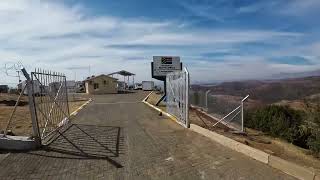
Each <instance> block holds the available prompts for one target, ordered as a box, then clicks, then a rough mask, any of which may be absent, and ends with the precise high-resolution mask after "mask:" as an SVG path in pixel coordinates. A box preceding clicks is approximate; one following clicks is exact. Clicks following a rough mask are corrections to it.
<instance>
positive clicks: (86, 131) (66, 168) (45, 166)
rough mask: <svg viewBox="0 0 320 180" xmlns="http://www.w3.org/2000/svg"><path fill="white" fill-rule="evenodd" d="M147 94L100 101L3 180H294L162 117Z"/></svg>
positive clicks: (3, 167) (17, 160) (9, 165)
mask: <svg viewBox="0 0 320 180" xmlns="http://www.w3.org/2000/svg"><path fill="white" fill-rule="evenodd" d="M147 94H148V92H137V93H131V94H116V95H99V96H94V97H93V102H92V103H91V104H90V105H88V106H87V107H86V108H85V109H83V110H82V111H81V112H79V113H78V114H77V116H76V117H75V118H74V119H73V121H72V122H73V123H72V124H70V125H69V126H67V127H66V128H64V129H63V130H61V131H60V132H59V134H58V135H57V137H56V138H55V139H54V140H53V141H52V143H51V144H50V145H48V146H47V147H44V148H43V149H41V150H37V151H30V152H20V153H11V154H10V155H9V156H6V157H5V158H3V159H2V161H1V162H0V179H19V178H20V179H68V180H69V179H139V180H140V179H181V180H185V179H190V180H194V179H253V180H257V179H273V180H274V179H294V178H292V177H290V176H287V175H285V174H284V173H282V172H280V171H278V170H275V169H273V168H270V167H268V166H266V165H264V164H262V163H259V162H257V161H255V160H253V159H250V158H248V157H246V156H244V155H242V154H240V153H237V152H234V151H232V150H229V149H227V148H225V147H223V146H221V145H219V144H216V143H214V142H212V141H211V140H209V139H208V138H206V137H203V136H201V135H199V134H197V133H194V132H192V131H190V130H187V129H184V128H183V127H181V126H179V125H178V124H176V123H174V122H173V121H171V120H169V119H168V118H166V117H164V116H159V115H158V113H157V112H156V111H154V110H153V109H150V108H149V107H148V106H146V105H145V104H143V103H142V102H141V100H142V99H143V98H144V97H145V96H146V95H147Z"/></svg>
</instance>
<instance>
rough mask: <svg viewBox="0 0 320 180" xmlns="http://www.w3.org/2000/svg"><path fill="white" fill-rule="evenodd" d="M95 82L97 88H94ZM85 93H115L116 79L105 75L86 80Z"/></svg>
mask: <svg viewBox="0 0 320 180" xmlns="http://www.w3.org/2000/svg"><path fill="white" fill-rule="evenodd" d="M95 84H98V88H96V89H95V86H97V85H95ZM85 85H86V93H87V94H112V93H117V92H118V90H117V81H116V80H114V79H112V78H109V77H107V76H102V77H97V78H94V79H92V80H89V81H86V83H85Z"/></svg>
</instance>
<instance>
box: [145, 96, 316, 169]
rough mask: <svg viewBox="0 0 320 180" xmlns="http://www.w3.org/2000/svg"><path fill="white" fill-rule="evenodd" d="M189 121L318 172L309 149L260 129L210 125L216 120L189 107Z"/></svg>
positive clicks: (153, 100)
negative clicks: (241, 130)
mask: <svg viewBox="0 0 320 180" xmlns="http://www.w3.org/2000/svg"><path fill="white" fill-rule="evenodd" d="M159 98H160V95H159V94H156V93H153V94H151V96H150V97H149V99H148V102H149V103H152V104H155V103H154V102H156V101H155V100H157V99H159ZM160 108H161V109H163V110H165V109H166V108H165V104H161V106H160ZM189 117H190V122H191V123H192V124H196V125H199V126H201V127H203V128H206V129H209V130H211V131H214V132H217V133H219V134H221V135H224V136H226V137H229V138H231V139H234V140H236V141H238V142H241V143H243V144H246V145H248V146H251V147H254V148H256V149H260V150H262V151H264V152H266V153H269V154H272V155H274V156H278V157H280V158H283V159H286V160H288V161H291V162H294V163H297V164H300V165H302V166H305V167H311V168H314V169H316V170H317V171H319V172H320V159H317V158H315V157H313V156H312V155H311V153H310V151H309V150H306V149H303V148H300V147H297V146H294V145H292V144H290V143H287V142H285V141H283V140H280V139H277V138H272V137H270V136H267V135H265V134H264V133H262V132H260V131H256V130H253V129H249V128H246V134H242V135H241V134H237V133H234V131H233V130H231V129H229V128H228V127H226V126H224V125H222V124H218V125H217V126H215V127H212V126H213V124H214V123H215V122H217V121H215V120H213V119H211V118H210V117H208V116H207V115H206V114H205V113H203V111H202V110H200V109H196V108H190V111H189Z"/></svg>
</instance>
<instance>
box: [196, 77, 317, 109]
mask: <svg viewBox="0 0 320 180" xmlns="http://www.w3.org/2000/svg"><path fill="white" fill-rule="evenodd" d="M317 73H319V76H311V75H317ZM300 75H301V76H302V75H303V76H307V77H298V78H294V76H300ZM283 77H284V76H283ZM286 77H290V78H287V79H283V78H282V79H280V78H279V79H271V80H248V81H237V82H224V83H220V84H213V85H211V86H208V85H192V89H193V90H202V91H206V90H209V89H210V90H211V92H212V94H219V95H230V96H241V97H244V96H246V95H247V94H249V95H250V98H251V99H253V100H257V101H260V102H261V103H263V104H270V103H276V102H279V101H282V100H289V101H291V100H302V99H304V98H307V97H310V96H312V95H315V94H319V93H320V71H317V72H312V73H310V72H309V73H303V74H295V75H291V74H290V75H289V74H287V76H286Z"/></svg>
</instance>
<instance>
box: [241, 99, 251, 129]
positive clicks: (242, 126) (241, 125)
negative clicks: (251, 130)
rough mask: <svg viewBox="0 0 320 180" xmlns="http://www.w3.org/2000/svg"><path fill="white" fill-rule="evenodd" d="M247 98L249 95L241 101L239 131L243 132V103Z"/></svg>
mask: <svg viewBox="0 0 320 180" xmlns="http://www.w3.org/2000/svg"><path fill="white" fill-rule="evenodd" d="M248 98H249V95H247V96H246V97H245V98H243V99H242V101H241V131H242V132H244V102H245V101H246V100H247V99H248Z"/></svg>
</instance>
